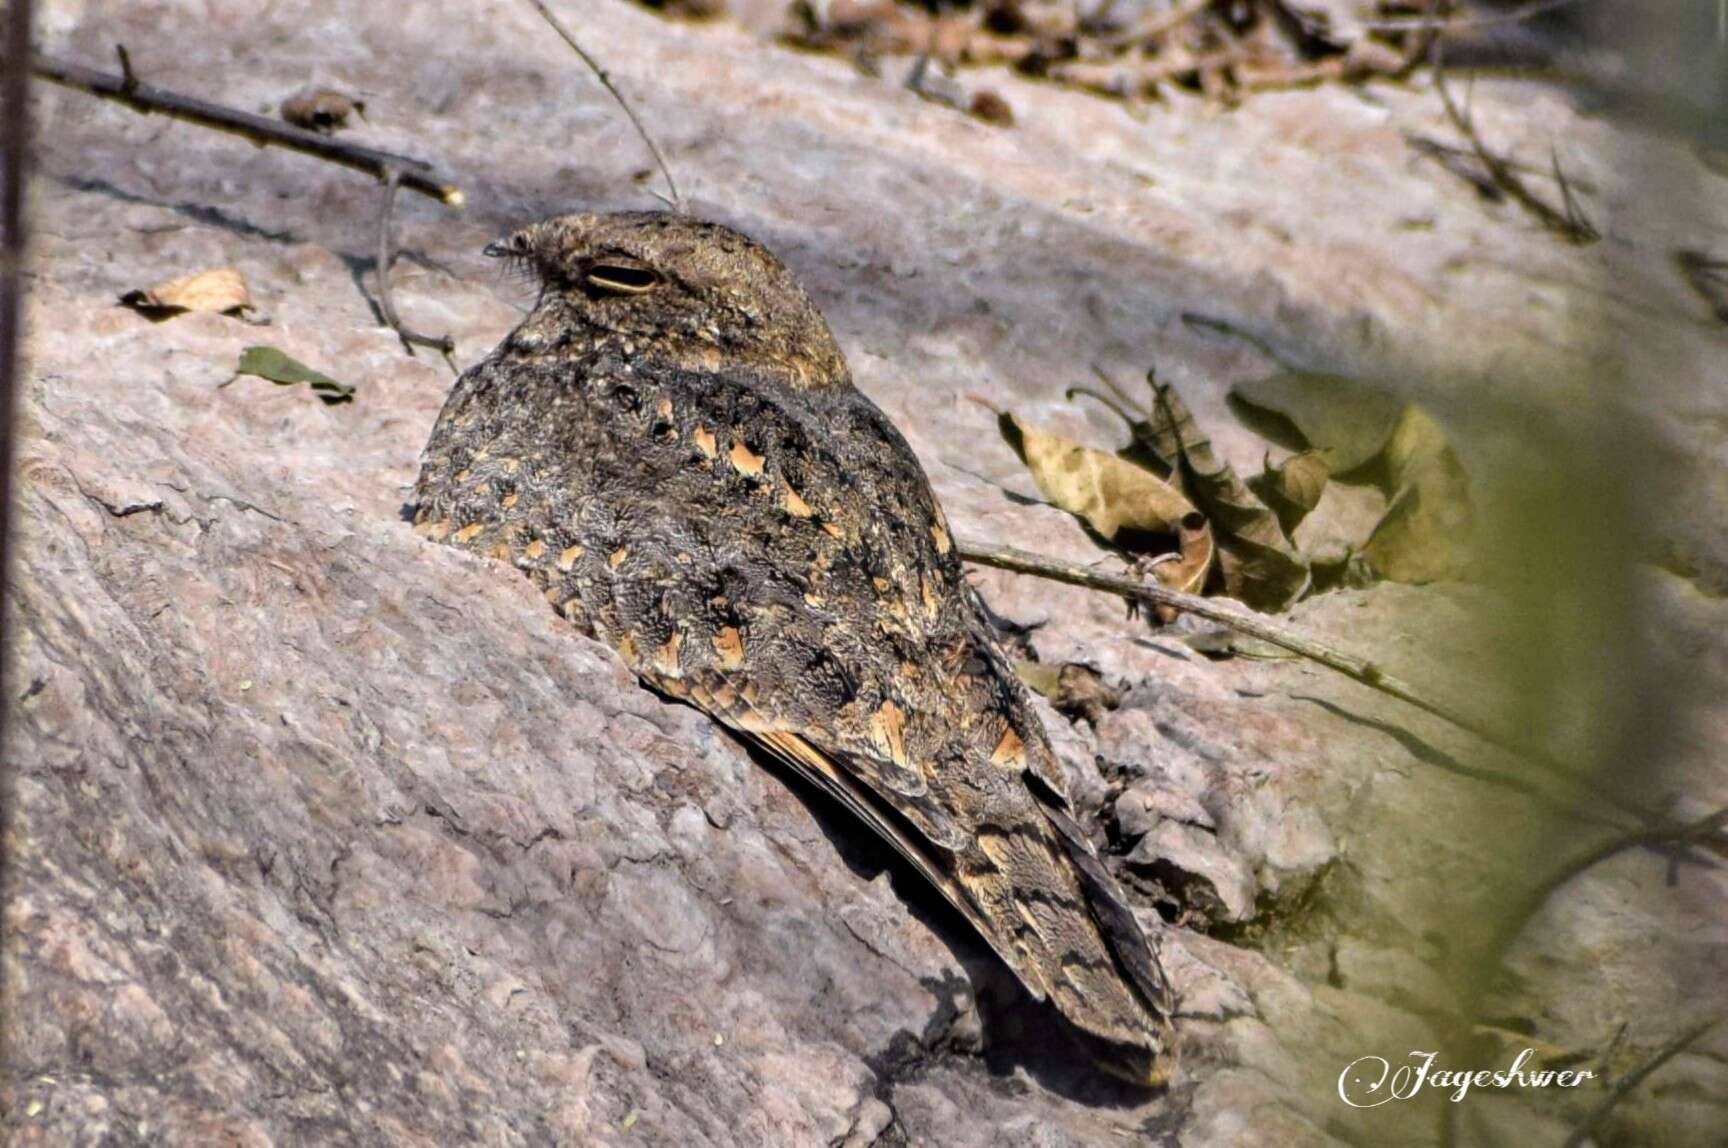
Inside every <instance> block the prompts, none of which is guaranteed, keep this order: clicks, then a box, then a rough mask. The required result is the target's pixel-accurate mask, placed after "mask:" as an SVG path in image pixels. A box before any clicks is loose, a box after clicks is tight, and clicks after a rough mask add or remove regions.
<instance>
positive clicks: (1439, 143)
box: [1404, 132, 1596, 197]
mask: <svg viewBox="0 0 1728 1148" xmlns="http://www.w3.org/2000/svg"><path fill="white" fill-rule="evenodd" d="M1404 142H1405V143H1407V144H1409V145H1410V146H1411V147H1412V148H1414V149H1416V150H1417V151H1418V152H1421V153H1422V154H1423V155H1426V156H1428V157H1430V158H1431V159H1433V160H1434V162H1436V163H1439V164H1444V165H1445V166H1446V168H1447V170H1448V171H1451V172H1453V173H1455V174H1456V175H1457V176H1458V177H1459V178H1460V179H1465V180H1468V181H1469V182H1470V183H1472V184H1475V185H1476V186H1477V187H1478V188H1479V189H1481V190H1482V191H1484V192H1485V193H1489V194H1492V195H1494V196H1496V197H1498V196H1499V195H1500V189H1499V188H1497V187H1495V186H1494V185H1493V184H1492V183H1490V182H1489V181H1488V177H1487V176H1485V175H1479V174H1477V173H1476V172H1474V171H1470V170H1467V169H1466V168H1465V167H1464V163H1472V162H1474V161H1475V159H1476V151H1475V149H1474V148H1468V147H1459V146H1458V145H1456V144H1449V143H1447V142H1445V141H1444V140H1437V139H1435V138H1433V137H1432V136H1425V135H1423V134H1422V133H1420V132H1405V133H1404ZM1454 161H1464V163H1457V164H1456V165H1455V164H1454ZM1506 166H1507V167H1510V168H1511V169H1512V170H1513V171H1516V172H1518V173H1520V174H1522V175H1529V176H1536V177H1538V178H1541V179H1558V180H1559V181H1560V182H1562V183H1565V184H1566V185H1567V186H1568V187H1571V188H1576V189H1577V190H1578V191H1582V192H1584V193H1585V194H1587V195H1594V194H1595V193H1596V185H1595V184H1594V183H1592V182H1591V181H1589V180H1585V179H1579V178H1577V177H1576V176H1569V175H1565V174H1563V173H1558V172H1557V171H1556V170H1555V169H1554V168H1552V167H1537V166H1536V165H1535V164H1532V163H1520V162H1518V161H1516V160H1507V161H1506Z"/></svg>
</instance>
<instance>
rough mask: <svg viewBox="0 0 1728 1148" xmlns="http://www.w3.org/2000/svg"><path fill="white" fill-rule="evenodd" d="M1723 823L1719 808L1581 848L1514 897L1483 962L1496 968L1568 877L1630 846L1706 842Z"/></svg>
mask: <svg viewBox="0 0 1728 1148" xmlns="http://www.w3.org/2000/svg"><path fill="white" fill-rule="evenodd" d="M1724 823H1728V809H1721V810H1718V811H1716V812H1715V813H1713V814H1711V815H1710V816H1708V817H1703V818H1700V819H1698V820H1697V821H1692V822H1688V823H1686V824H1682V825H1675V824H1665V825H1649V826H1645V827H1644V828H1641V829H1634V830H1631V831H1629V832H1626V833H1623V834H1620V835H1619V836H1617V837H1610V838H1608V839H1607V840H1606V841H1602V842H1600V843H1599V844H1597V845H1595V846H1594V847H1592V848H1590V849H1587V850H1585V851H1584V852H1583V853H1580V854H1579V855H1578V856H1576V857H1574V858H1572V859H1571V860H1570V861H1567V862H1566V863H1565V864H1563V865H1561V866H1559V867H1558V868H1556V869H1555V870H1554V871H1553V872H1551V873H1549V874H1548V875H1547V876H1546V877H1544V878H1543V879H1542V880H1541V881H1540V882H1538V883H1537V884H1536V885H1535V886H1533V887H1532V888H1530V889H1528V890H1526V891H1525V892H1524V894H1523V895H1522V896H1521V897H1520V898H1519V899H1518V903H1517V904H1516V905H1515V906H1513V908H1512V910H1511V911H1510V912H1509V913H1507V914H1506V916H1505V918H1504V919H1503V920H1502V921H1501V922H1500V927H1499V929H1497V930H1496V932H1495V937H1494V942H1493V943H1492V944H1491V945H1490V946H1489V947H1488V949H1487V950H1486V951H1487V954H1488V955H1487V959H1486V960H1485V962H1484V963H1485V964H1486V965H1487V966H1489V967H1492V968H1498V967H1499V965H1500V962H1501V961H1502V960H1503V959H1504V957H1505V954H1506V953H1507V951H1508V950H1510V949H1511V947H1512V942H1513V941H1515V940H1517V939H1518V935H1519V934H1520V933H1522V932H1523V931H1524V926H1525V925H1527V924H1529V923H1530V919H1531V918H1532V917H1534V916H1535V915H1536V914H1537V912H1538V911H1540V910H1541V908H1542V906H1543V905H1546V904H1547V903H1548V899H1549V898H1550V897H1552V896H1554V894H1555V893H1557V892H1559V891H1560V890H1561V889H1562V888H1564V887H1565V886H1566V885H1567V884H1569V883H1570V882H1571V881H1572V879H1573V878H1574V877H1576V876H1578V875H1579V874H1580V873H1583V872H1584V871H1585V870H1587V869H1593V868H1595V867H1596V866H1598V865H1600V864H1602V863H1603V862H1604V861H1607V860H1608V859H1609V858H1612V857H1618V856H1619V855H1620V854H1622V853H1626V852H1629V851H1631V850H1633V849H1651V848H1663V847H1667V848H1669V849H1671V850H1678V849H1684V848H1686V847H1688V846H1692V845H1701V844H1706V843H1708V842H1709V841H1710V839H1711V838H1713V837H1715V836H1716V835H1717V834H1719V833H1720V832H1721V831H1722V827H1723V825H1724Z"/></svg>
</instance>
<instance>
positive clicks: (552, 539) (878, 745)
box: [415, 213, 1170, 1079]
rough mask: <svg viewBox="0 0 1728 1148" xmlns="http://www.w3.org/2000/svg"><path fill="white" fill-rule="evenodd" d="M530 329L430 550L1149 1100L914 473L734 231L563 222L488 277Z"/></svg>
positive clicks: (1130, 1013) (1057, 805)
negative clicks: (828, 844) (608, 660)
mask: <svg viewBox="0 0 1728 1148" xmlns="http://www.w3.org/2000/svg"><path fill="white" fill-rule="evenodd" d="M488 250H489V251H491V252H492V253H494V254H501V255H506V256H509V257H511V258H513V259H516V260H518V261H520V262H521V263H522V264H524V265H525V266H526V267H528V268H530V269H532V270H533V271H534V272H535V274H536V275H537V276H538V277H539V279H540V282H541V284H542V291H541V296H540V300H539V302H538V304H537V306H536V307H535V309H534V311H533V313H532V314H530V315H529V316H528V318H527V319H526V320H525V321H524V322H523V323H522V324H521V326H519V327H518V328H517V329H516V330H515V331H514V332H513V333H512V334H511V335H510V336H509V338H507V339H506V340H505V341H504V342H503V343H502V344H501V345H500V346H499V347H498V349H497V350H496V351H494V352H493V354H492V355H491V356H490V357H488V358H487V359H486V360H485V361H484V362H482V363H480V364H478V365H477V366H475V367H474V368H472V369H471V370H469V371H468V372H466V373H465V374H464V375H463V376H462V378H461V379H460V380H458V381H457V383H456V386H455V388H454V390H453V391H452V392H451V395H450V398H449V400H448V402H447V403H446V405H445V407H444V410H443V413H442V414H441V415H440V416H439V418H438V423H437V426H436V428H435V429H434V431H433V433H432V438H431V441H430V442H429V443H428V444H427V447H426V452H425V457H424V460H423V464H422V469H421V473H420V479H419V483H418V485H417V488H416V492H415V499H416V503H417V514H416V519H415V521H416V523H417V529H418V530H420V531H421V532H422V533H423V534H426V535H428V536H429V537H432V538H434V539H437V540H439V541H442V542H447V543H452V544H455V545H459V546H462V547H465V548H467V549H469V550H473V551H476V552H478V553H481V554H486V555H490V556H492V557H495V558H497V559H499V560H500V561H504V562H510V563H512V564H514V565H515V566H517V567H518V568H519V569H522V570H524V571H526V572H527V573H528V575H529V577H531V578H532V579H533V580H534V581H535V582H536V584H538V585H539V586H541V587H542V588H543V589H544V591H545V594H546V597H547V599H548V601H550V602H551V603H552V604H553V605H554V606H555V607H556V608H557V609H558V610H559V611H560V612H561V613H563V614H564V615H565V616H566V617H567V618H569V619H570V620H571V621H572V622H573V623H575V624H577V625H578V626H580V627H582V628H583V629H584V630H585V631H587V632H589V633H592V634H593V635H595V636H596V637H598V638H599V639H601V640H602V641H604V642H606V643H608V644H609V645H611V646H612V647H613V648H614V649H615V650H617V651H618V654H619V656H621V657H622V658H623V659H624V661H625V662H626V663H627V664H628V665H629V666H630V667H631V669H633V670H634V671H635V672H636V673H637V674H639V675H640V676H641V677H642V678H643V680H644V681H646V682H648V683H649V684H650V685H652V686H653V687H654V688H655V689H657V690H659V691H661V692H662V693H664V694H667V695H669V696H671V697H674V698H679V699H682V700H684V701H687V702H688V703H690V704H691V705H694V706H696V707H698V708H700V709H702V710H704V711H705V712H707V713H709V714H711V715H712V716H714V717H715V718H717V719H718V720H719V721H721V722H723V723H725V724H726V725H727V726H729V727H731V728H732V729H734V730H736V731H738V732H739V733H740V734H741V735H742V736H743V737H744V738H746V739H747V740H750V741H752V742H754V743H756V744H757V745H759V746H761V747H763V748H764V749H765V750H767V751H768V752H770V753H771V754H773V755H774V756H775V757H777V758H778V759H780V760H781V761H783V762H785V763H787V764H788V765H790V766H791V767H792V768H793V769H795V770H796V771H798V772H799V773H800V774H802V775H804V776H805V777H807V778H809V779H810V780H812V781H813V782H815V783H816V784H817V785H819V786H820V787H822V788H823V789H825V790H826V791H827V792H829V793H830V794H832V795H833V796H834V797H835V798H837V799H838V800H839V801H840V802H842V803H843V804H844V805H845V806H847V807H848V808H849V809H851V810H852V811H853V812H854V813H855V814H856V815H857V816H858V817H859V818H860V819H862V820H863V821H864V822H865V823H866V824H867V825H869V826H870V827H871V828H872V829H874V830H875V831H876V832H877V833H879V834H881V835H882V836H883V837H884V838H886V839H887V840H888V841H889V842H890V843H892V844H893V846H894V847H895V848H896V849H898V850H899V851H900V852H901V853H902V854H903V855H904V856H905V857H906V858H907V859H908V860H909V861H910V862H911V863H912V864H913V865H914V866H915V867H916V868H917V869H918V870H919V871H920V872H922V873H923V874H924V875H925V876H926V877H927V878H928V879H929V880H930V881H931V882H932V883H934V884H935V885H936V886H937V888H938V889H940V890H941V891H942V893H943V894H944V895H945V896H946V897H947V899H948V900H949V901H951V902H952V903H953V904H954V905H955V906H956V907H957V908H958V909H959V910H960V911H961V912H962V913H963V914H965V916H966V917H967V919H968V920H970V921H971V922H972V924H973V925H974V926H975V927H976V928H977V930H978V931H979V933H980V934H982V935H983V937H984V938H985V939H986V940H987V941H988V942H989V943H990V945H991V947H992V948H994V949H995V950H996V952H997V953H999V954H1000V955H1001V957H1002V959H1003V960H1004V961H1005V962H1007V964H1008V965H1009V967H1010V968H1012V969H1013V970H1014V972H1015V973H1016V975H1018V977H1019V978H1020V980H1021V981H1022V982H1023V983H1024V984H1025V986H1026V987H1027V988H1028V989H1029V990H1030V991H1031V992H1032V993H1033V995H1035V996H1037V997H1039V998H1040V999H1049V1000H1051V1001H1053V1002H1054V1003H1055V1005H1056V1007H1057V1008H1058V1009H1059V1010H1060V1011H1061V1012H1062V1013H1063V1014H1064V1015H1065V1016H1066V1017H1067V1018H1068V1019H1069V1020H1071V1021H1072V1022H1073V1023H1074V1024H1075V1025H1077V1026H1078V1027H1079V1028H1080V1029H1082V1030H1084V1031H1086V1032H1088V1033H1090V1034H1092V1035H1093V1036H1095V1037H1099V1038H1102V1039H1103V1040H1105V1041H1107V1042H1110V1044H1112V1045H1113V1046H1116V1047H1115V1048H1114V1050H1113V1051H1112V1054H1111V1056H1110V1057H1108V1058H1107V1059H1108V1060H1109V1061H1111V1062H1113V1063H1111V1064H1110V1067H1112V1068H1114V1069H1116V1070H1117V1071H1125V1072H1126V1073H1127V1074H1128V1075H1132V1076H1135V1077H1137V1078H1139V1079H1156V1078H1157V1077H1158V1076H1159V1074H1160V1073H1161V1072H1162V1071H1163V1069H1164V1066H1165V1064H1166V1063H1167V1047H1168V1043H1167V1041H1168V1029H1169V1021H1168V1015H1169V1007H1170V1006H1169V1004H1168V1000H1167V997H1168V991H1167V989H1166V987H1165V983H1164V979H1163V976H1162V974H1161V972H1160V971H1159V969H1158V966H1157V962H1156V961H1155V960H1154V958H1153V956H1152V953H1151V952H1150V950H1149V948H1148V946H1147V943H1146V940H1145V938H1144V937H1143V935H1142V933H1141V931H1140V929H1139V927H1138V925H1137V924H1136V923H1135V921H1134V918H1133V916H1132V914H1131V913H1130V912H1129V911H1128V909H1127V908H1126V907H1125V906H1124V904H1123V902H1122V900H1121V896H1120V894H1119V893H1118V891H1117V889H1116V887H1115V885H1114V883H1113V882H1112V881H1111V879H1110V878H1109V877H1108V876H1107V875H1106V874H1105V872H1104V869H1103V867H1102V866H1101V865H1100V864H1099V862H1098V860H1097V858H1096V856H1095V855H1094V854H1093V852H1092V849H1091V846H1090V845H1089V844H1088V843H1087V841H1086V839H1085V837H1084V836H1083V834H1082V833H1081V831H1080V830H1079V829H1078V828H1077V827H1076V825H1075V823H1074V821H1073V818H1072V816H1071V814H1070V812H1069V808H1068V802H1067V798H1066V796H1065V794H1064V787H1063V784H1062V780H1061V775H1060V770H1059V768H1058V766H1057V763H1056V761H1055V759H1054V757H1053V755H1052V753H1051V750H1050V747H1049V742H1048V740H1047V738H1046V736H1045V732H1044V730H1043V728H1042V726H1041V725H1040V723H1039V720H1038V718H1037V715H1036V714H1035V713H1034V712H1033V710H1032V708H1031V706H1030V705H1029V703H1028V700H1027V697H1026V693H1025V690H1024V688H1023V687H1022V686H1021V684H1020V683H1019V681H1018V680H1017V679H1016V677H1015V674H1014V671H1013V667H1012V666H1011V665H1010V664H1009V662H1008V660H1007V659H1006V658H1005V657H1004V655H1003V654H1002V652H1001V651H1000V649H999V648H998V647H997V644H996V641H995V639H994V637H993V635H992V634H991V632H990V630H989V627H988V625H987V624H986V622H985V621H984V616H983V613H982V610H981V608H980V606H979V604H978V602H977V600H976V598H975V596H974V595H973V593H972V591H971V589H970V588H969V587H968V586H967V585H966V583H965V582H964V581H963V580H962V577H961V567H960V562H959V559H958V558H957V556H956V555H955V553H954V546H953V541H952V538H951V536H950V534H949V531H948V524H947V521H946V520H945V519H944V517H943V514H942V510H941V508H940V507H939V506H938V505H937V504H936V501H935V499H934V497H933V496H932V494H931V492H930V487H929V484H928V482H927V481H926V479H925V477H924V473H923V471H922V469H921V468H920V467H919V465H918V461H917V459H916V458H915V457H914V455H913V454H912V451H911V449H910V448H909V447H908V446H907V445H906V442H905V440H904V439H903V438H901V437H900V435H899V433H898V432H897V431H896V430H895V429H894V427H893V426H892V425H890V423H889V422H888V420H887V418H886V417H885V416H884V415H883V414H882V412H881V411H880V410H878V409H877V408H876V407H875V406H874V405H873V404H872V403H871V402H870V401H869V400H868V399H867V398H865V397H864V396H863V395H862V394H861V393H859V392H858V391H857V390H856V389H855V388H854V387H853V386H852V383H851V380H850V376H849V374H848V372H847V369H846V364H845V361H844V359H843V358H842V357H841V354H840V351H839V348H838V347H837V346H836V345H835V342H834V339H833V337H832V335H831V334H830V333H829V330H828V326H827V324H826V323H825V322H824V321H823V319H822V316H821V315H820V313H819V312H818V311H817V310H816V308H815V306H814V305H813V304H812V303H811V302H810V300H809V298H808V297H807V296H806V295H805V294H804V292H803V290H802V289H801V288H800V287H799V286H798V284H797V283H796V282H795V281H794V280H793V278H792V276H791V275H790V273H788V272H787V271H786V269H785V268H784V267H783V266H781V264H780V263H779V261H778V260H776V259H775V258H774V257H773V256H772V255H770V254H769V253H768V252H767V251H765V250H764V249H763V248H761V247H760V246H758V245H757V244H756V243H754V242H753V241H751V240H749V239H747V238H745V237H744V236H742V235H740V234H738V233H737V232H734V231H731V230H729V229H727V228H724V227H720V226H717V225H714V224H708V223H700V222H696V221H693V220H689V219H686V218H683V217H680V216H674V215H664V214H656V213H632V214H620V215H574V216H566V217H563V218H560V219H554V220H550V221H547V222H545V223H541V224H536V225H534V226H531V227H528V228H526V229H524V230H523V231H521V232H519V233H517V234H516V235H514V236H512V237H511V238H510V239H508V240H506V241H504V242H503V243H500V244H496V245H494V246H493V247H492V248H489V249H488Z"/></svg>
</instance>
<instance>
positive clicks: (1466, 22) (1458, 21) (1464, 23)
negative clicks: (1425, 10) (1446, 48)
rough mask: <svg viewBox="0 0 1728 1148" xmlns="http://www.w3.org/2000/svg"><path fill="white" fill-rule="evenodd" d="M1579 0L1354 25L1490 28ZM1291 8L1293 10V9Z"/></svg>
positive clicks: (1398, 29)
mask: <svg viewBox="0 0 1728 1148" xmlns="http://www.w3.org/2000/svg"><path fill="white" fill-rule="evenodd" d="M1578 2H1579V0H1542V2H1541V3H1537V4H1532V5H1530V6H1529V7H1528V8H1520V9H1518V10H1517V11H1515V12H1493V13H1488V14H1486V15H1482V16H1455V17H1451V18H1448V19H1446V20H1442V21H1439V22H1437V23H1433V24H1430V23H1429V22H1428V17H1426V16H1389V17H1383V18H1381V19H1378V20H1362V21H1358V23H1357V26H1358V27H1360V28H1361V29H1362V30H1363V31H1365V32H1420V31H1424V30H1426V29H1427V28H1429V27H1432V28H1433V29H1434V30H1436V31H1439V32H1455V31H1458V30H1460V29H1464V28H1490V27H1494V26H1495V25H1501V24H1521V23H1523V22H1524V21H1526V20H1534V19H1535V18H1536V17H1538V16H1545V15H1547V14H1548V13H1550V12H1555V11H1558V10H1559V9H1561V8H1569V7H1571V6H1572V5H1574V4H1577V3H1578ZM1293 11H1294V10H1293ZM1297 20H1298V21H1299V22H1301V23H1303V24H1304V26H1306V25H1307V24H1308V21H1307V20H1306V19H1304V18H1303V17H1302V16H1300V15H1298V16H1297Z"/></svg>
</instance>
